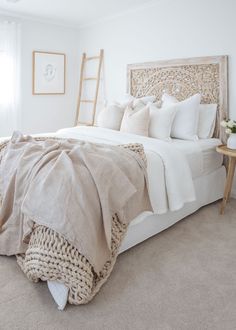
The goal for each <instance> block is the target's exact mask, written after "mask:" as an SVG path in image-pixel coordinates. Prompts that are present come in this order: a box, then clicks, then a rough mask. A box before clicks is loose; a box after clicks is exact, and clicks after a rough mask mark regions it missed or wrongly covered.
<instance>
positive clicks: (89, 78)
mask: <svg viewBox="0 0 236 330" xmlns="http://www.w3.org/2000/svg"><path fill="white" fill-rule="evenodd" d="M84 80H97V78H96V77H88V78H84Z"/></svg>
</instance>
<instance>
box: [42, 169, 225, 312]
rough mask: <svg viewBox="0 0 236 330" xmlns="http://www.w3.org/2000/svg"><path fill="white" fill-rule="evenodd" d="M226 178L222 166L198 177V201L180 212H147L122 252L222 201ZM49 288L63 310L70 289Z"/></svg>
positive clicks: (54, 285)
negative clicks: (211, 204)
mask: <svg viewBox="0 0 236 330" xmlns="http://www.w3.org/2000/svg"><path fill="white" fill-rule="evenodd" d="M225 177H226V170H225V167H224V166H222V167H221V168H219V169H218V170H216V171H214V172H212V173H211V174H208V175H206V176H202V177H198V178H196V179H195V180H194V187H195V191H196V201H194V202H191V203H188V204H186V205H185V206H184V207H183V208H182V209H181V210H179V211H175V212H167V213H165V214H162V215H157V214H150V212H144V213H142V214H141V215H140V216H138V217H137V218H135V219H134V220H133V221H132V222H131V224H130V226H129V228H128V231H127V234H126V237H125V238H124V240H123V242H122V245H121V248H120V252H119V253H122V252H124V251H126V250H128V249H130V248H131V247H133V246H135V245H137V244H139V243H141V242H143V241H145V240H146V239H148V238H150V237H152V236H154V235H156V234H158V233H160V232H161V231H163V230H165V229H167V228H169V227H170V226H172V225H174V224H175V223H176V222H178V221H180V220H182V219H183V218H185V217H186V216H188V215H190V214H192V213H194V212H195V211H196V210H198V209H199V208H201V207H202V206H204V205H207V204H210V203H213V202H215V201H217V200H218V199H220V198H222V197H223V187H224V182H225ZM48 288H49V291H50V292H51V294H52V297H53V299H54V300H55V302H56V304H57V306H58V309H59V310H63V309H64V308H65V306H66V304H67V297H68V289H67V288H66V286H65V285H64V284H60V283H58V282H56V281H48Z"/></svg>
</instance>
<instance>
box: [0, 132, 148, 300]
mask: <svg viewBox="0 0 236 330" xmlns="http://www.w3.org/2000/svg"><path fill="white" fill-rule="evenodd" d="M39 140H40V139H37V140H35V139H33V138H32V137H24V136H23V135H21V134H20V133H17V134H15V135H14V136H13V137H12V139H11V141H9V142H8V144H7V146H6V147H5V148H4V151H3V152H2V153H1V158H0V159H1V164H0V194H1V196H2V207H1V211H0V223H1V227H2V231H1V233H0V254H4V255H12V254H25V253H26V256H27V251H28V250H29V248H31V250H30V251H31V253H32V237H33V238H34V242H35V240H36V241H37V237H35V235H36V233H37V231H38V228H49V229H50V230H51V232H50V233H51V234H52V233H53V232H54V233H55V235H58V236H55V235H54V234H53V235H54V237H59V238H60V239H59V241H60V242H63V244H62V246H63V245H65V244H67V245H69V247H70V249H69V250H70V252H71V251H77V252H76V253H77V254H78V255H79V256H80V257H82V260H83V261H84V262H85V261H86V263H87V264H88V265H89V268H90V271H92V272H93V274H97V275H96V276H97V282H96V281H95V282H96V283H98V282H99V281H100V283H101V284H102V282H103V281H101V279H100V280H99V281H98V278H99V276H100V277H101V274H102V273H104V267H106V268H107V269H106V272H105V273H106V276H104V275H103V276H102V277H103V280H105V278H106V277H107V276H108V275H109V273H110V271H111V269H112V267H113V264H114V261H115V258H116V250H117V247H118V246H119V244H120V242H121V239H122V238H123V235H124V233H125V231H126V228H127V226H128V224H129V222H130V221H131V220H132V219H133V218H134V217H136V216H137V215H138V214H139V213H140V212H142V211H145V210H151V205H150V202H149V197H148V192H147V184H146V169H145V163H144V161H143V160H142V159H141V158H140V157H139V156H138V155H137V154H135V153H134V152H132V151H130V150H128V149H124V148H121V147H119V146H106V145H98V144H92V143H84V142H81V141H76V140H68V139H67V140H63V139H60V140H59V139H50V138H49V139H45V138H44V139H41V141H39ZM112 219H113V220H112ZM114 219H116V222H117V221H118V223H119V225H118V227H119V228H123V229H122V230H121V231H120V230H118V233H117V232H116V233H115V236H116V239H115V240H114ZM116 227H117V226H116ZM32 233H33V235H32ZM36 236H37V235H36ZM46 241H47V239H46ZM114 241H116V244H115V246H114ZM29 242H30V245H28V243H29ZM38 242H39V241H38ZM47 243H48V242H47ZM56 243H58V242H57V241H56ZM37 244H38V243H37ZM42 244H43V243H41V248H40V249H39V250H38V252H39V254H40V252H42V250H43V249H44V250H45V251H46V250H47V253H46V255H41V256H40V258H41V261H42V258H44V257H48V256H49V255H50V257H52V254H50V253H49V254H48V252H50V249H51V248H52V246H53V244H54V245H55V242H53V241H52V242H51V243H50V244H49V245H48V247H45V246H44V248H43V247H42ZM62 246H61V248H62ZM35 248H36V246H34V245H33V251H35ZM36 249H37V248H36ZM59 250H60V244H59ZM62 250H63V249H62ZM28 252H29V251H28ZM69 255H70V253H69ZM66 256H68V253H64V257H66ZM34 260H35V257H34ZM44 261H45V260H44ZM54 261H55V260H54ZM64 261H65V260H64ZM64 261H63V260H62V261H61V262H63V263H64ZM57 262H58V260H57ZM44 263H45V262H44ZM107 263H108V264H109V267H107V266H106V264H107ZM20 264H21V267H22V269H23V270H24V271H25V272H26V273H27V276H28V277H29V278H30V277H31V276H30V275H29V272H28V270H29V269H27V267H26V264H25V257H24V256H23V257H21V258H20ZM36 264H37V262H36ZM39 264H40V263H38V265H39ZM59 264H60V262H59ZM38 265H37V266H38ZM31 266H32V263H31ZM60 266H61V265H60ZM54 268H55V265H54ZM82 268H83V267H82ZM108 270H109V271H108ZM32 271H33V272H34V267H33V268H32V267H31V269H30V274H32ZM39 273H40V274H41V275H38V277H37V276H33V277H32V278H31V279H33V280H35V279H36V278H37V279H38V278H41V279H52V276H51V277H50V276H48V277H49V278H47V275H46V273H43V267H41V270H40V269H39ZM57 273H58V272H57ZM62 273H63V272H62ZM57 277H58V276H57ZM54 278H55V276H54ZM62 278H63V276H61V279H62ZM57 279H58V278H57ZM67 282H68V274H67ZM95 282H94V278H93V279H92V283H93V285H94V284H95ZM66 284H67V285H68V283H66ZM74 284H75V283H74ZM96 287H98V285H96ZM95 291H96V290H93V292H95ZM90 298H91V295H90V296H89V298H88V297H87V298H86V299H85V300H86V302H87V301H88V300H89V299H90ZM84 302H85V301H84Z"/></svg>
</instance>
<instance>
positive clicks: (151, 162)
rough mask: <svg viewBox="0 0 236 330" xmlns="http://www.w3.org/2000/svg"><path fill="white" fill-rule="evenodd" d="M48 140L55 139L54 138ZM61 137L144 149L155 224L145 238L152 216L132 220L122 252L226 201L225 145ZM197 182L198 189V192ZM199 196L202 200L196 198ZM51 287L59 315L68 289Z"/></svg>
mask: <svg viewBox="0 0 236 330" xmlns="http://www.w3.org/2000/svg"><path fill="white" fill-rule="evenodd" d="M43 135H45V136H49V135H51V136H54V135H55V133H53V134H43ZM40 136H42V134H40ZM56 136H59V137H64V138H76V139H82V140H86V141H90V142H97V143H108V144H125V143H133V142H135V143H142V144H143V145H144V149H145V152H146V155H147V163H148V169H147V170H148V178H149V192H150V199H151V202H152V206H153V209H154V213H155V214H154V215H153V216H152V217H153V220H152V222H150V227H145V228H147V231H146V233H145V232H144V227H142V228H141V227H140V226H141V225H140V224H141V223H143V224H144V223H146V222H145V220H144V219H146V218H147V215H144V214H143V215H141V216H140V217H138V218H136V219H134V220H133V221H134V222H133V223H131V226H130V229H129V231H130V230H132V232H133V235H134V236H133V238H131V239H130V237H128V236H129V235H127V239H126V240H125V241H124V245H123V247H122V251H124V250H126V249H127V248H129V247H131V246H133V245H135V244H137V243H139V242H141V241H143V240H144V239H146V238H148V237H150V236H152V235H154V234H156V233H157V232H160V231H161V230H163V229H165V228H168V227H169V226H170V225H172V224H173V223H175V222H177V221H178V220H180V219H182V218H183V217H184V216H186V215H188V214H191V213H193V212H194V211H195V210H197V209H198V208H199V207H201V206H202V205H205V204H207V203H210V202H212V201H214V200H217V199H219V198H220V197H221V196H222V187H223V184H222V182H223V180H224V179H225V171H224V170H223V168H222V157H221V156H220V155H218V153H217V152H216V151H215V148H216V146H217V145H219V144H220V140H218V139H208V140H199V141H184V140H172V142H165V141H161V140H157V139H152V138H147V137H143V136H138V135H133V134H127V133H121V132H117V131H113V130H109V129H104V128H98V127H83V126H81V127H74V128H68V129H63V130H59V131H58V132H57V133H56ZM211 173H213V174H211ZM208 174H210V175H208ZM205 176H206V179H205ZM209 177H210V180H209ZM216 178H217V180H218V179H219V178H220V183H219V184H217V180H216ZM196 182H198V183H199V184H198V187H197V189H196ZM204 184H205V187H206V188H207V187H208V188H209V189H208V190H206V189H205V190H206V191H205V193H204V194H205V195H206V196H205V195H204V194H202V189H201V188H202V187H203V186H204ZM214 184H217V186H214ZM195 190H196V193H197V196H195ZM203 195H204V196H203ZM187 202H189V203H187ZM170 210H171V211H170ZM177 210H178V211H177ZM148 218H150V215H149V216H148ZM155 219H159V220H160V225H157V223H156V220H155ZM163 219H164V220H163ZM137 224H139V228H141V229H140V230H139V232H137V230H136V228H137V226H136V225H137ZM132 228H133V229H132ZM129 231H128V234H129ZM137 233H138V234H137ZM136 234H137V235H138V237H137V235H136ZM135 235H136V236H135ZM48 286H49V289H50V291H51V293H52V294H53V296H54V299H55V300H56V301H57V303H58V305H59V306H60V309H63V308H64V306H65V304H66V300H67V293H68V290H67V288H66V287H65V286H64V285H62V284H58V283H57V282H51V281H49V282H48Z"/></svg>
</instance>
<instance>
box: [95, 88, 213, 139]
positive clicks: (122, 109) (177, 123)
mask: <svg viewBox="0 0 236 330" xmlns="http://www.w3.org/2000/svg"><path fill="white" fill-rule="evenodd" d="M200 102H201V95H200V94H195V95H193V96H191V97H189V98H188V99H186V100H184V101H181V102H179V101H178V100H177V99H176V98H175V97H174V96H170V95H168V94H166V93H165V94H163V96H162V105H161V107H160V105H159V104H158V103H155V97H154V96H145V97H141V98H134V97H132V96H129V98H128V100H127V101H125V102H121V103H118V102H114V103H113V104H111V105H109V106H107V107H106V108H105V109H103V110H102V111H101V112H100V113H99V115H98V118H97V126H98V127H104V128H110V129H113V130H120V131H121V132H125V133H131V134H138V135H143V136H149V137H152V138H156V139H161V140H165V141H170V140H171V137H172V138H176V139H183V140H193V141H194V140H198V139H208V138H211V137H212V136H213V133H214V128H215V119H216V110H217V104H200Z"/></svg>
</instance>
